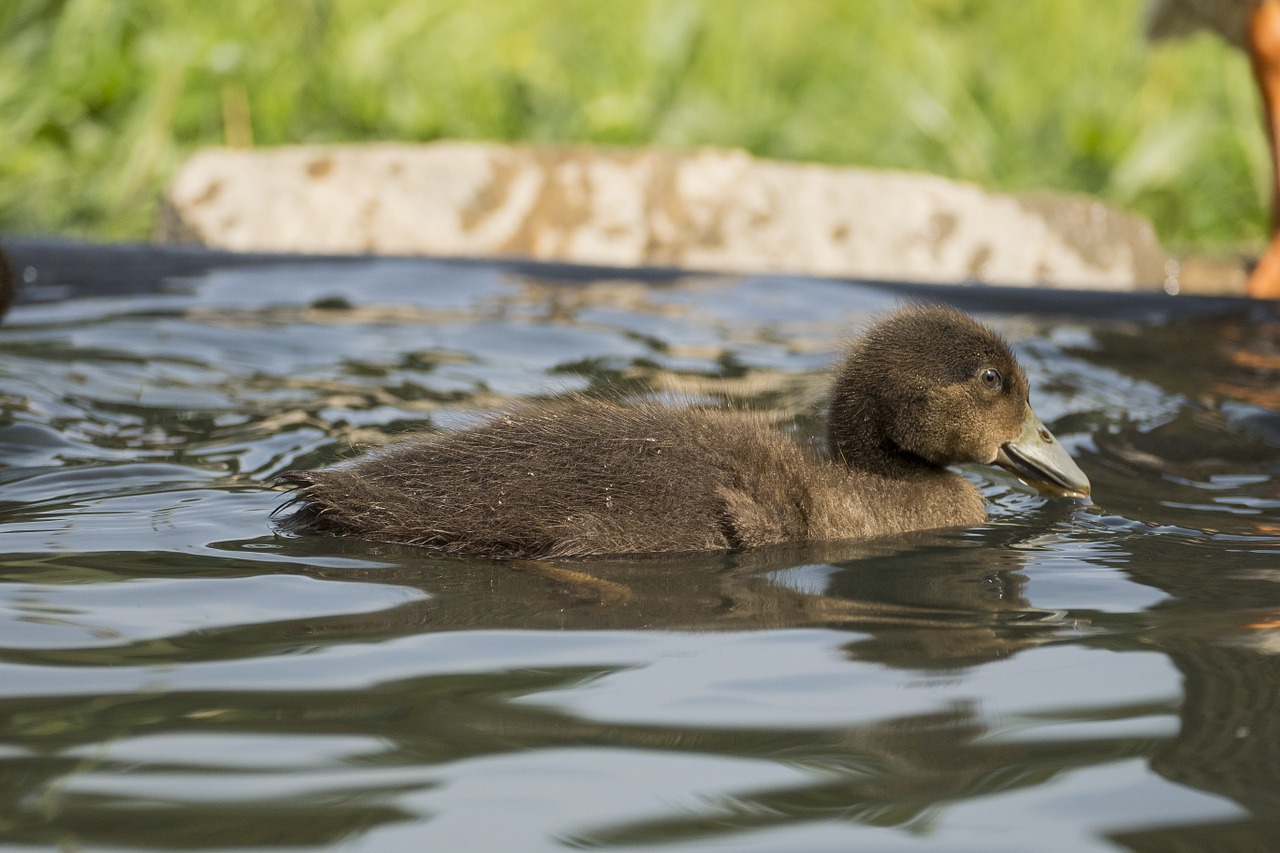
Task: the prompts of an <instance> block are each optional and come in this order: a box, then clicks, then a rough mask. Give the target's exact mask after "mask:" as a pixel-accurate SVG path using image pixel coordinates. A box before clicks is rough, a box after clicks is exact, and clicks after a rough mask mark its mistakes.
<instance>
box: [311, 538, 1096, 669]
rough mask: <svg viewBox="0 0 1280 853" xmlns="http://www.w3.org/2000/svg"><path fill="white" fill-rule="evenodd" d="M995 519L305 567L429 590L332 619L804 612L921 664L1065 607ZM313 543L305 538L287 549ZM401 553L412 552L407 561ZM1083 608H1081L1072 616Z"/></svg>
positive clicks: (791, 617)
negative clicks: (655, 552)
mask: <svg viewBox="0 0 1280 853" xmlns="http://www.w3.org/2000/svg"><path fill="white" fill-rule="evenodd" d="M1017 530H1018V529H1017V528H1016V527H1009V528H1000V527H993V528H990V529H987V530H984V531H982V533H981V534H980V535H978V536H975V535H973V534H969V533H965V532H963V531H941V532H931V533H921V534H916V535H913V536H909V537H903V538H899V539H895V540H892V541H881V542H874V541H873V542H862V543H846V544H828V545H821V546H805V547H797V548H785V549H772V550H764V551H750V552H743V553H734V554H718V555H699V556H696V557H687V558H674V559H673V558H664V559H660V560H653V559H619V560H610V561H592V562H581V563H579V562H542V561H508V562H489V561H483V560H466V561H462V560H449V559H434V558H430V557H424V556H422V555H421V553H415V554H409V553H407V552H409V551H412V550H413V549H405V548H399V547H397V546H385V545H367V544H363V545H349V546H347V547H354V548H357V549H360V550H362V551H363V552H364V553H366V554H378V555H381V556H382V557H384V558H386V557H391V558H392V560H390V561H388V562H393V567H392V568H387V569H383V570H380V571H377V572H372V573H370V572H369V571H367V570H363V569H361V570H336V569H325V568H319V567H316V568H309V569H307V570H306V571H307V573H308V574H312V575H316V576H323V577H328V578H331V579H335V580H337V579H356V578H357V577H358V578H359V580H361V581H363V582H369V581H373V580H377V581H381V582H385V583H394V584H398V585H404V586H411V587H416V588H419V589H422V590H424V591H426V592H428V593H429V594H430V598H429V599H427V600H425V601H423V602H420V603H417V604H415V605H414V606H413V607H409V608H399V609H397V610H396V611H394V612H393V613H383V614H379V615H378V616H376V617H374V616H360V617H355V616H352V617H343V618H342V619H340V620H336V621H335V620H330V621H331V624H330V626H329V628H328V630H329V631H334V630H337V631H341V630H344V629H343V628H342V627H340V626H346V628H348V629H350V630H356V631H361V632H363V631H367V630H368V628H369V627H370V625H369V621H370V620H371V619H375V618H376V619H387V620H404V621H400V624H398V625H393V624H390V623H388V624H387V625H386V626H385V630H386V631H388V632H394V631H396V630H398V629H399V630H403V629H406V628H415V627H416V628H419V629H420V628H429V629H431V630H457V629H477V628H573V629H585V630H625V629H637V628H655V629H666V630H694V631H697V630H755V629H774V628H791V627H802V626H824V627H837V628H842V629H847V630H850V631H852V632H857V634H858V635H860V636H861V637H863V639H858V640H856V641H854V642H852V643H851V644H850V645H849V646H848V651H849V653H850V654H851V655H853V656H854V657H856V658H859V659H863V660H869V661H877V662H882V663H889V664H893V665H895V666H901V667H908V668H921V669H944V668H948V667H959V666H969V665H973V664H976V663H980V662H983V661H987V660H994V659H997V658H1003V657H1008V656H1009V655H1010V654H1012V653H1014V652H1016V651H1018V650H1019V649H1022V648H1027V647H1029V646H1032V645H1036V644H1038V643H1041V642H1044V641H1046V640H1048V639H1050V638H1051V637H1052V636H1053V635H1054V633H1055V632H1056V631H1058V630H1060V628H1061V623H1062V621H1063V618H1064V615H1063V614H1062V613H1060V612H1057V611H1046V610H1041V609H1039V608H1036V607H1033V606H1032V605H1031V604H1029V603H1028V602H1027V600H1026V599H1025V597H1024V593H1023V589H1024V586H1025V584H1026V578H1025V576H1023V575H1021V574H1019V573H1018V569H1019V568H1021V566H1022V564H1023V559H1024V558H1023V555H1022V554H1020V553H1019V552H1018V551H1017V550H1015V549H1012V548H1009V547H992V544H993V543H995V544H1008V543H1009V542H1012V541H1016V540H1017V539H1018V538H1020V537H1025V536H1026V535H1027V534H1025V533H1019V532H1017ZM309 547H311V543H310V542H308V541H306V540H295V541H293V542H291V543H290V545H289V548H290V549H291V550H293V549H297V550H300V551H301V550H305V549H307V548H309ZM397 560H402V561H399V562H397ZM1076 618H1079V617H1076Z"/></svg>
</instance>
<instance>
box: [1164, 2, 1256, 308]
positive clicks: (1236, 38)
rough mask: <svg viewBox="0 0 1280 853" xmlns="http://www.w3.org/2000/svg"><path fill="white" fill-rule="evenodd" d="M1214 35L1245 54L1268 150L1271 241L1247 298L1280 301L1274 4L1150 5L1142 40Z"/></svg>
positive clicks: (1254, 269)
mask: <svg viewBox="0 0 1280 853" xmlns="http://www.w3.org/2000/svg"><path fill="white" fill-rule="evenodd" d="M1201 28H1203V29H1209V30H1212V31H1213V32H1216V33H1217V34H1218V35H1220V36H1222V37H1223V38H1224V39H1226V40H1227V42H1228V43H1230V44H1232V45H1234V46H1235V47H1238V48H1241V49H1242V50H1244V51H1245V52H1246V53H1248V54H1249V63H1250V64H1251V65H1252V66H1253V76H1254V80H1255V81H1256V82H1257V84H1258V92H1259V94H1260V95H1261V96H1262V112H1263V119H1264V122H1265V125H1266V131H1267V142H1268V144H1269V146H1270V150H1271V181H1272V188H1271V239H1270V242H1268V244H1267V248H1266V250H1265V251H1264V252H1263V253H1262V257H1261V258H1259V259H1258V264H1257V266H1255V267H1254V268H1253V272H1251V273H1250V274H1249V281H1248V283H1247V285H1246V290H1247V292H1248V294H1249V295H1250V296H1254V297H1258V298H1264V299H1276V298H1280V0H1151V2H1150V3H1149V4H1148V6H1147V36H1148V37H1149V38H1152V39H1162V38H1173V37H1177V36H1182V35H1186V34H1188V33H1191V32H1194V31H1195V30H1197V29H1201Z"/></svg>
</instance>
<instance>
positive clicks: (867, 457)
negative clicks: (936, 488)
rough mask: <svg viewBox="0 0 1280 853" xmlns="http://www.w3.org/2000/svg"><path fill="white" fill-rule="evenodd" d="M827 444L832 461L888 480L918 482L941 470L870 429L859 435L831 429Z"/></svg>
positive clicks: (828, 431) (828, 432) (828, 433)
mask: <svg viewBox="0 0 1280 853" xmlns="http://www.w3.org/2000/svg"><path fill="white" fill-rule="evenodd" d="M827 442H828V447H829V449H830V452H831V459H832V460H833V461H834V462H836V463H838V464H842V465H845V466H847V467H849V468H852V469H854V470H855V471H865V472H866V473H868V474H875V475H876V476H878V477H884V478H885V479H888V480H917V479H921V478H923V477H928V476H931V475H936V474H938V473H940V472H942V471H943V470H944V469H941V468H939V467H938V466H937V465H934V464H932V463H930V462H927V461H925V460H924V459H921V458H920V457H919V456H916V455H915V454H914V453H910V452H908V451H905V450H903V449H902V448H900V447H898V446H897V445H896V444H894V443H893V441H892V440H890V439H889V438H888V437H887V436H884V435H877V434H875V433H873V432H872V431H870V430H867V431H864V432H862V433H858V432H853V431H849V430H838V429H836V428H835V427H834V426H832V427H830V428H828V430H827Z"/></svg>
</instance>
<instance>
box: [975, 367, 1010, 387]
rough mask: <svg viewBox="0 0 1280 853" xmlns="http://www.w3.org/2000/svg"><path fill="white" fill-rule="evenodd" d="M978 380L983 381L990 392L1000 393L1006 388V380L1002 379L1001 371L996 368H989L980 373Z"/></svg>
mask: <svg viewBox="0 0 1280 853" xmlns="http://www.w3.org/2000/svg"><path fill="white" fill-rule="evenodd" d="M978 378H979V379H981V380H982V384H983V385H985V386H987V389H988V390H990V391H999V390H1000V389H1001V388H1003V387H1004V380H1003V379H1001V378H1000V371H998V370H996V369H995V368H994V367H988V368H987V369H986V370H984V371H982V372H981V373H979V374H978Z"/></svg>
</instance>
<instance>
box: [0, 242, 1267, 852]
mask: <svg viewBox="0 0 1280 853" xmlns="http://www.w3.org/2000/svg"><path fill="white" fill-rule="evenodd" d="M138 290H139V292H136V293H133V294H130V295H125V296H116V297H110V296H108V297H92V296H88V295H85V293H84V292H83V291H81V292H80V293H78V294H76V293H72V294H70V296H69V298H63V299H57V300H52V301H47V302H38V301H36V302H32V301H29V302H28V303H27V304H25V305H22V306H19V307H18V308H17V309H15V311H14V312H13V313H12V314H11V315H10V317H9V318H8V319H7V320H6V321H5V323H4V324H3V325H0V554H2V557H0V767H2V768H3V769H2V771H0V839H3V841H4V842H5V844H6V845H7V846H6V849H14V850H23V849H32V850H36V849H38V850H52V849H57V850H139V849H145V850H172V849H209V850H238V849H246V848H271V849H290V850H306V849H317V848H339V849H344V850H379V851H381V850H387V851H398V850H408V849H437V850H495V851H497V850H502V851H505V850H564V849H615V848H625V849H627V850H671V851H687V850H713V849H714V850H735V851H736V850H760V851H774V850H837V849H840V850H845V849H874V850H899V849H946V850H973V851H997V850H1011V851H1013V850H1019V851H1020V850H1028V849H1037V850H1053V849H1059V850H1117V849H1120V850H1141V851H1146V850H1167V849H1232V850H1255V849H1256V850H1266V849H1274V843H1275V841H1274V839H1275V838H1276V837H1277V831H1278V830H1280V655H1278V654H1277V653H1278V652H1280V559H1278V557H1280V480H1278V478H1277V475H1278V473H1280V382H1278V380H1280V320H1277V318H1276V315H1275V314H1273V313H1272V312H1270V311H1265V310H1257V309H1255V310H1253V311H1251V312H1246V311H1243V310H1241V311H1236V312H1227V313H1222V312H1221V311H1215V312H1211V313H1209V314H1207V315H1206V316H1203V317H1199V318H1197V317H1196V316H1194V312H1192V315H1189V316H1187V317H1184V318H1182V319H1178V318H1176V317H1173V316H1170V315H1168V314H1164V313H1160V312H1156V313H1145V314H1144V313H1143V312H1142V311H1138V312H1134V311H1132V310H1129V311H1127V312H1125V317H1126V319H1121V320H1108V319H1096V318H1095V319H1089V318H1088V317H1087V316H1084V315H1076V316H1074V317H1073V316H1063V315H1061V314H1057V313H1055V314H1050V313H1027V314H1016V313H1008V312H999V313H988V314H986V315H985V319H987V320H988V321H989V322H990V323H992V324H993V325H995V326H996V327H997V328H999V329H1000V330H1001V331H1002V332H1003V333H1004V334H1005V335H1006V336H1008V337H1009V338H1010V339H1011V341H1012V342H1013V343H1014V344H1015V346H1016V348H1017V349H1018V351H1019V353H1020V357H1021V358H1022V360H1023V363H1024V365H1025V366H1026V368H1027V370H1028V373H1029V374H1030V377H1031V379H1032V383H1033V387H1034V389H1035V391H1034V397H1033V400H1034V402H1035V403H1036V407H1037V410H1038V411H1039V413H1040V415H1041V416H1042V418H1043V419H1044V420H1045V422H1046V423H1047V424H1048V425H1049V426H1050V428H1052V429H1053V430H1054V432H1055V433H1056V434H1057V435H1058V437H1059V438H1060V439H1061V440H1062V441H1063V443H1064V444H1065V445H1066V446H1067V447H1068V448H1069V449H1070V450H1071V451H1072V453H1073V454H1074V455H1075V457H1076V458H1077V460H1078V461H1079V462H1080V463H1081V466H1082V467H1083V468H1084V469H1085V471H1086V472H1087V473H1088V474H1089V476H1090V477H1091V479H1092V480H1093V483H1094V488H1095V503H1094V504H1093V505H1081V504H1078V503H1073V502H1064V501H1049V500H1045V499H1044V498H1041V497H1039V496H1037V495H1035V494H1033V493H1030V492H1028V491H1027V490H1025V489H1023V488H1021V487H1020V486H1019V485H1018V484H1017V483H1016V482H1015V481H1013V480H1011V479H1009V478H1008V477H1006V476H1005V475H1003V474H1001V473H996V472H992V471H986V470H975V471H972V472H970V475H971V476H972V477H973V479H974V481H975V482H976V483H977V484H978V485H979V487H980V488H981V489H982V490H983V491H984V493H985V494H986V495H987V496H988V498H989V499H990V500H991V502H992V508H991V520H990V522H989V523H988V524H987V525H985V526H983V527H981V528H978V529H974V530H952V531H942V532H934V533H924V534H919V535H916V536H912V537H909V538H907V539H904V540H901V541H894V542H879V543H871V544H863V545H853V546H843V547H826V548H820V549H819V548H814V549H793V550H788V551H780V552H769V553H755V554H745V555H736V556H725V555H712V556H705V557H696V558H680V559H665V560H644V559H632V560H615V561H608V562H601V563H586V564H563V565H561V566H560V567H559V568H558V569H552V570H547V569H542V568H539V567H535V566H512V565H504V564H500V563H491V562H486V561H479V560H477V561H460V560H440V559H436V558H433V557H431V556H429V555H427V554H425V553H421V552H418V551H415V550H414V549H410V548H403V547H393V546H387V545H378V544H367V543H361V542H354V541H340V540H327V539H306V538H287V537H282V536H278V535H276V534H275V532H274V531H273V529H272V526H271V521H270V518H269V516H270V513H271V511H272V510H273V509H274V508H275V507H276V505H277V504H278V503H279V501H280V495H279V493H276V492H273V491H271V490H270V489H268V488H267V487H266V484H268V483H269V481H270V480H271V478H272V477H273V476H274V475H275V474H277V473H279V472H280V471H282V470H286V469H289V468H294V467H312V466H319V465H323V464H328V463H330V462H332V461H335V460H337V459H340V458H344V457H346V456H349V455H351V454H352V453H353V452H355V450H356V449H358V448H360V447H366V446H369V445H371V444H376V443H379V442H383V441H386V440H388V439H389V438H393V437H394V436H396V435H397V434H400V433H402V432H404V431H406V430H412V429H448V428H455V427H458V426H460V425H465V424H466V423H469V422H472V421H474V420H475V418H477V417H479V416H480V413H482V412H483V411H485V410H487V409H491V408H494V407H497V406H501V405H503V404H504V403H507V402H510V401H511V400H512V399H514V398H529V397H535V398H537V397H541V398H549V397H553V396H555V395H557V394H563V393H568V392H582V391H586V392H588V393H599V394H606V395H611V396H615V397H628V398H636V397H642V396H657V397H662V398H670V399H678V400H685V401H697V402H711V401H718V400H730V401H735V402H739V403H748V404H750V405H752V406H754V407H757V408H761V409H765V410H768V411H770V412H772V413H773V415H774V417H775V420H776V421H777V423H778V424H779V428H785V429H791V430H793V431H794V432H795V433H796V435H797V437H798V438H799V439H800V440H806V438H807V437H811V436H812V435H813V434H814V432H815V422H816V419H817V418H818V417H819V416H820V409H821V403H822V396H823V390H824V378H823V375H822V371H823V369H824V368H825V367H826V366H827V365H828V364H829V363H830V362H831V359H832V358H833V354H834V352H835V350H836V348H837V346H838V343H839V340H840V339H841V337H842V336H843V335H845V334H847V333H848V332H849V330H850V329H851V328H854V327H856V326H858V325H860V324H863V323H866V322H867V321H868V320H869V319H870V318H872V317H874V316H875V315H876V314H877V313H879V312H881V311H883V310H886V309H887V308H889V307H891V306H892V305H893V304H894V303H895V302H896V300H897V299H898V296H897V295H896V294H895V293H894V292H893V291H892V290H889V289H885V288H877V287H872V286H858V285H852V284H843V283H831V282H820V281H810V280H802V279H795V280H790V279H779V278H772V279H750V278H748V279H733V278H712V277H696V276H690V277H685V278H671V279H668V280H663V281H659V282H657V283H654V282H652V281H650V282H640V281H626V280H605V279H603V278H602V279H600V280H596V281H588V282H583V281H578V282H575V283H569V284H566V283H556V282H550V281H546V280H540V279H539V278H537V277H536V274H535V272H531V271H528V270H526V271H525V272H524V273H517V272H512V271H511V269H509V268H508V269H504V268H499V267H487V266H484V265H462V264H447V263H432V262H404V261H366V262H359V263H347V264H327V265H326V264H319V265H293V266H263V267H260V268H240V269H222V270H214V271H212V272H209V273H207V274H198V275H190V276H187V277H182V278H172V279H169V280H167V281H166V282H165V283H164V286H163V287H161V288H159V289H150V290H149V289H147V288H139V289H138ZM50 292H51V293H52V291H50ZM938 292H939V293H941V294H944V295H946V296H948V297H949V298H958V299H961V301H962V302H963V300H964V299H965V298H966V297H965V293H966V292H965V291H961V290H950V289H949V290H943V291H938ZM35 293H36V295H39V290H38V289H37V290H36V291H35ZM1017 298H1018V297H1017V296H1016V295H1014V296H1011V297H1008V301H1010V302H1012V301H1013V300H1015V299H1017ZM1079 299H1080V300H1081V302H1082V303H1087V304H1091V305H1092V306H1093V308H1094V309H1095V310H1093V311H1092V314H1093V315H1095V316H1096V315H1105V314H1106V313H1107V308H1106V306H1107V304H1108V303H1107V298H1106V297H1085V296H1081V297H1079ZM1178 304H1190V303H1187V302H1185V301H1184V302H1182V303H1178ZM1179 845H1181V846H1179Z"/></svg>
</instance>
